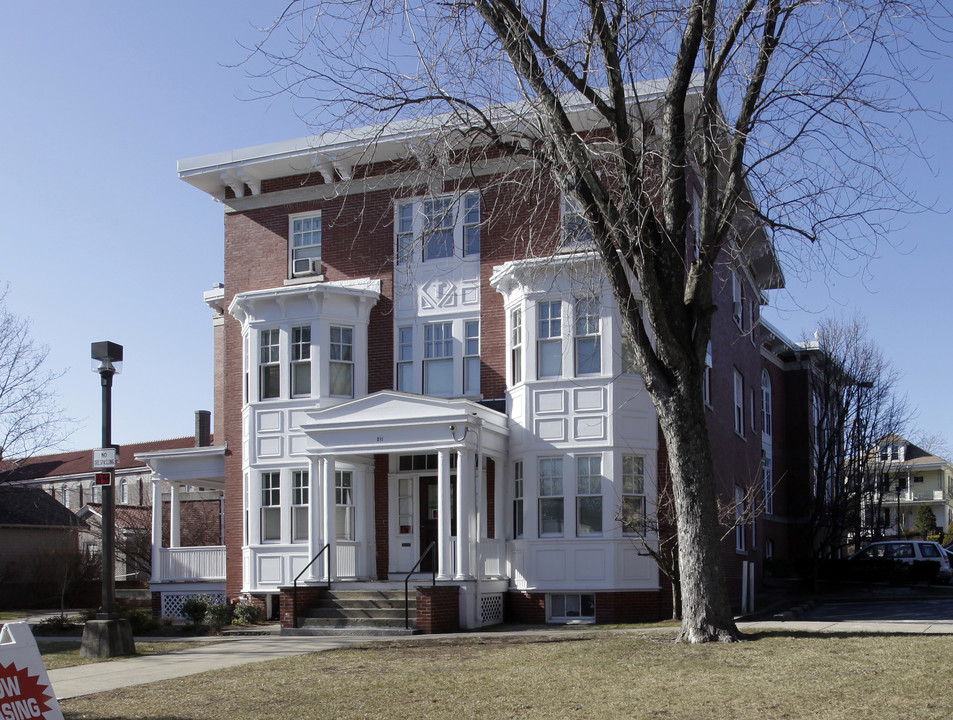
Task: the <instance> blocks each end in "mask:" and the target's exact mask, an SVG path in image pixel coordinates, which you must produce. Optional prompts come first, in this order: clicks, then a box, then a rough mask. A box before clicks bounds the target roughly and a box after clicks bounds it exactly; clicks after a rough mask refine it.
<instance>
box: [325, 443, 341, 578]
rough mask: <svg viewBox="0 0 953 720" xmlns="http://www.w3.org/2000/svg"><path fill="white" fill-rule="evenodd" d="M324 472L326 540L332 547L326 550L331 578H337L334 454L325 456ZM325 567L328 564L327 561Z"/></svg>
mask: <svg viewBox="0 0 953 720" xmlns="http://www.w3.org/2000/svg"><path fill="white" fill-rule="evenodd" d="M322 464H323V465H324V472H323V473H322V478H321V482H322V483H323V490H324V492H323V494H322V498H323V500H324V508H323V509H324V538H325V542H327V543H329V545H330V547H329V548H328V549H327V551H326V552H328V553H329V555H328V562H329V563H330V568H331V577H330V579H331V580H336V579H337V535H338V531H337V516H336V515H335V512H334V511H335V507H336V503H335V500H334V456H333V455H326V456H325V457H324V458H323V463H322ZM324 566H325V567H328V565H327V564H326V563H325V564H324Z"/></svg>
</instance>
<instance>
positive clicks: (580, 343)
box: [573, 296, 602, 377]
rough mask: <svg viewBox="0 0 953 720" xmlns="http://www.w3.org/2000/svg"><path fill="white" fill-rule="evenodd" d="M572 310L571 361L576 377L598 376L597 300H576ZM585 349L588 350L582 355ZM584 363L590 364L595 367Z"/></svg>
mask: <svg viewBox="0 0 953 720" xmlns="http://www.w3.org/2000/svg"><path fill="white" fill-rule="evenodd" d="M573 310H574V315H575V317H574V322H573V359H574V365H575V373H576V376H577V377H579V376H585V375H599V374H601V373H602V333H601V323H602V308H601V303H600V302H599V298H598V297H595V296H589V297H580V298H576V299H575V300H574V302H573ZM587 347H589V348H590V350H589V352H588V354H586V355H584V352H585V349H586V348H587ZM586 363H592V364H594V366H595V367H590V366H589V365H588V364H586ZM584 365H585V367H583V366H584Z"/></svg>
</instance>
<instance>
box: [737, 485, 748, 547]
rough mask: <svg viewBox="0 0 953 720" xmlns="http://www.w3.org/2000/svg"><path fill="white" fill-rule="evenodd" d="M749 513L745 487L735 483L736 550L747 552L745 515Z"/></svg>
mask: <svg viewBox="0 0 953 720" xmlns="http://www.w3.org/2000/svg"><path fill="white" fill-rule="evenodd" d="M747 514H748V508H747V498H746V497H745V491H744V488H740V487H738V486H737V485H735V550H737V551H738V552H745V551H746V550H747V544H746V543H745V517H746V516H747Z"/></svg>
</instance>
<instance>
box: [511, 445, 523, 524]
mask: <svg viewBox="0 0 953 720" xmlns="http://www.w3.org/2000/svg"><path fill="white" fill-rule="evenodd" d="M513 537H514V538H521V537H523V461H522V460H517V461H516V462H515V463H513Z"/></svg>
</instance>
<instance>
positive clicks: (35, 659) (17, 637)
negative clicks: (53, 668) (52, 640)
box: [0, 622, 63, 720]
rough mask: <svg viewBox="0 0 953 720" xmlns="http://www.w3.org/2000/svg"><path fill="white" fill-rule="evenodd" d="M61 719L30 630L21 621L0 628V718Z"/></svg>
mask: <svg viewBox="0 0 953 720" xmlns="http://www.w3.org/2000/svg"><path fill="white" fill-rule="evenodd" d="M34 718H41V719H42V720H63V711H62V710H60V704H59V703H58V702H56V695H55V694H54V693H53V688H52V687H51V686H50V679H49V677H48V676H47V674H46V667H45V666H44V665H43V658H42V657H40V650H39V648H38V647H37V646H36V640H34V639H33V633H32V632H31V631H30V627H29V626H28V625H27V624H26V623H25V622H15V623H7V624H6V625H4V626H3V630H2V631H0V719H2V720H33V719H34Z"/></svg>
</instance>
